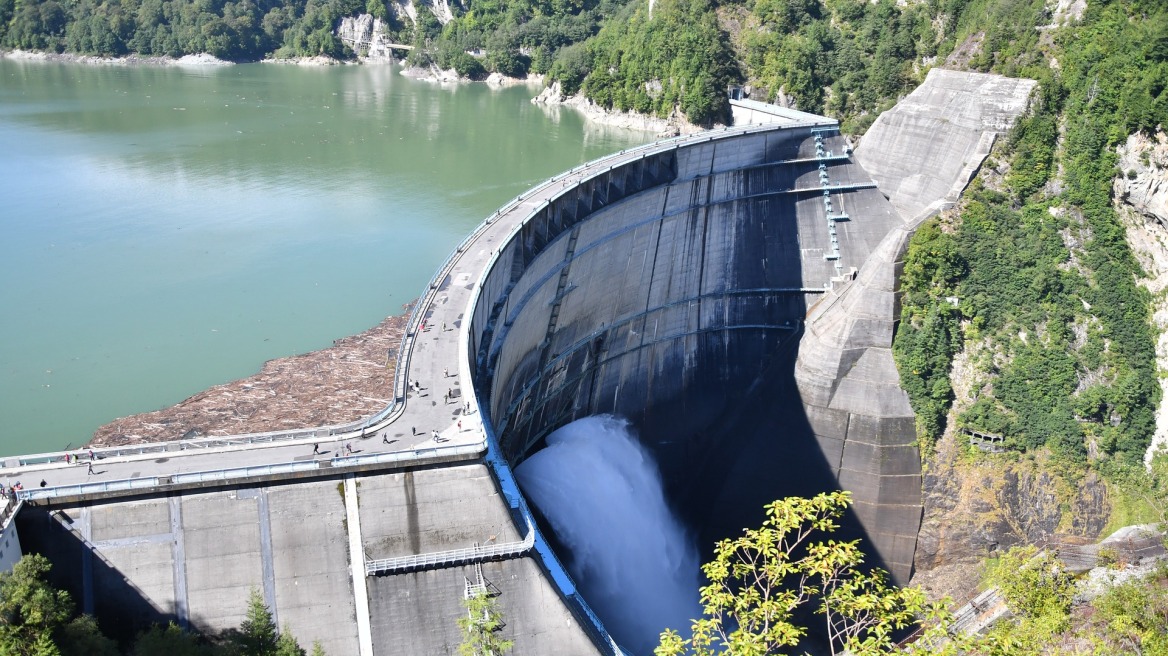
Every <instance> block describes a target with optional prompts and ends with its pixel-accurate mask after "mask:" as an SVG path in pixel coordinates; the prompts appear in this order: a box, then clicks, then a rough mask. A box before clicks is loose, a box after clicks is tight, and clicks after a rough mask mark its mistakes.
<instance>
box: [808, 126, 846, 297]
mask: <svg viewBox="0 0 1168 656" xmlns="http://www.w3.org/2000/svg"><path fill="white" fill-rule="evenodd" d="M838 131H839V128H818V129H815V130H812V131H811V135H812V136H813V137H815V159H817V160H819V185H820V186H821V187H823V209H824V211H825V212H826V214H827V236H828V239H829V240H830V241H831V252H830V253H824V254H823V259H825V260H830V261H831V262H832V263H833V265H834V266H835V273H836V276H839V275H841V274H842V273H843V265H842V264H840V247H839V234H838V232H837V231H836V225H835V224H836V221H849V220H851V217H849V216H848V215H847V214H844V213H842V212H841V213H839V214H835V213H833V211H832V206H831V189H830V186H831V177H830V176H829V175H828V173H827V162H828V160H830V159H832V158H833V155H832V152H831V151H830V150H825V149H824V146H823V135H824V134H825V133H827V132H838Z"/></svg>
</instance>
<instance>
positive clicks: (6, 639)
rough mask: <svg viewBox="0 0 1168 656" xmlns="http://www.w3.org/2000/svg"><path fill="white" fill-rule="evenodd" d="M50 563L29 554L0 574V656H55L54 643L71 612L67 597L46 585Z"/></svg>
mask: <svg viewBox="0 0 1168 656" xmlns="http://www.w3.org/2000/svg"><path fill="white" fill-rule="evenodd" d="M51 568H52V565H51V564H50V563H49V559H48V558H45V557H44V556H42V555H40V554H29V555H26V556H24V557H23V558H21V559H20V561H18V562H17V563H16V565H15V566H14V567H13V568H12V571H11V572H0V656H56V655H58V654H60V653H61V651H60V649H58V648H57V645H56V643H55V642H54V641H53V633H54V632H55V631H56V630H58V629H59V628H60V627H61V626H62V625H63V624H64V623H65V621H66V620H68V619H69V616H70V615H71V614H72V612H73V602H72V600H70V598H69V593H68V592H65V591H63V590H55V589H53V587H52V586H50V585H49V584H48V582H47V581H45V575H46V574H47V573H48V572H49V570H50V569H51Z"/></svg>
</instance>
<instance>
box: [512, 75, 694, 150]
mask: <svg viewBox="0 0 1168 656" xmlns="http://www.w3.org/2000/svg"><path fill="white" fill-rule="evenodd" d="M531 102H532V103H533V104H535V105H541V106H544V107H548V108H552V107H570V108H572V109H575V110H577V111H579V112H580V113H582V114H584V117H585V118H587V119H588V120H589V121H593V122H595V123H600V124H602V125H611V126H614V127H618V128H626V129H629V130H645V131H647V132H654V133H656V134H657V136H660V137H673V136H677V135H679V134H692V133H694V132H701V131H702V130H704V129H705V128H702V127H699V126H696V125H694V124H692V123H690V122H689V121H687V120H685V117H684V116H682V115H681V113H680V112H678V111H677V110H676V109H675V110H674V111H673V113H672V114H670V115H669V118H658V117H656V116H648V115H646V114H639V113H637V112H634V111H627V112H622V111H620V110H615V109H605V108H604V107H601V106H600V105H597V104H596V103H594V102H592V101H591V100H589V99H588V98H585V97H584V94H582V93H577V94H572V95H568V94H565V93H564V91H563V89H562V88H561V87H560V83H559V82H552V83H551V85H550V86H548V87H546V88H544V90H543V91H540V92H539V95H537V96H536V97H534V98H532V99H531Z"/></svg>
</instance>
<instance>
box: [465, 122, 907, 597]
mask: <svg viewBox="0 0 1168 656" xmlns="http://www.w3.org/2000/svg"><path fill="white" fill-rule="evenodd" d="M848 155H849V154H848V149H847V145H846V144H845V142H844V141H843V139H842V138H841V137H840V136H839V135H838V132H837V131H836V130H835V129H834V128H831V127H828V126H827V125H825V124H822V123H821V124H819V125H814V124H813V125H796V126H790V125H788V126H785V127H782V128H776V129H773V130H770V131H765V132H756V133H746V134H743V133H733V132H730V133H725V134H721V135H717V136H716V137H714V138H711V139H708V140H703V141H697V142H693V141H690V142H681V143H679V144H677V145H675V146H673V147H667V148H661V149H659V150H658V151H657V152H652V153H648V154H646V155H645V156H644V157H642V158H640V159H637V160H635V161H631V162H627V163H623V164H619V165H617V166H614V167H612V168H611V169H609V170H605V171H602V172H600V173H599V174H597V175H594V176H592V177H590V178H588V179H585V180H582V181H580V182H579V183H576V184H573V185H572V186H571V187H568V188H565V189H564V191H563V192H562V193H561V194H559V195H558V197H556V198H555V199H553V200H551V202H549V203H548V204H547V205H546V206H545V207H543V208H542V209H540V210H539V211H537V212H535V213H534V214H533V215H532V216H531V217H530V218H529V219H528V220H527V221H525V222H524V224H523V225H522V227H521V228H519V229H518V230H517V231H516V232H515V234H514V235H513V237H512V239H510V240H509V241H508V243H507V244H506V245H505V246H504V247H503V248H502V249H501V250H500V251H499V252H498V254H497V256H496V257H495V259H494V261H493V263H492V265H491V266H490V268H489V271H488V272H487V273H486V274H485V276H484V278H483V279H482V283H481V287H480V291H479V298H478V301H477V303H476V304H475V305H474V313H473V315H472V316H471V324H470V331H469V332H470V342H469V349H470V357H472V358H473V362H474V381H475V386H476V391H477V392H478V394H479V397H480V402H481V403H482V404H483V406H484V412H485V421H486V422H487V423H488V424H489V425H490V426H491V428H492V429H493V431H494V433H495V434H496V436H497V438H498V442H499V445H500V448H501V449H502V452H503V454H504V456H505V457H506V458H507V459H508V460H509V461H510V462H512V463H515V462H518V461H520V460H522V459H523V458H524V457H525V456H526V455H528V454H530V453H531V452H532V451H533V450H535V449H538V448H539V446H540V441H541V440H542V439H543V438H544V437H545V436H546V435H547V434H548V433H549V432H551V431H552V430H554V429H556V428H558V427H559V426H562V425H563V424H565V423H567V422H569V421H571V420H573V419H577V418H579V417H582V416H587V415H591V414H596V413H613V414H617V415H620V416H623V417H626V418H629V419H630V420H631V421H632V422H633V423H634V425H635V426H636V427H637V429H638V430H639V433H640V434H641V436H642V438H643V439H644V440H645V442H646V443H647V444H649V445H650V446H651V448H652V449H653V450H654V451H655V452H656V454H657V456H658V460H659V462H660V463H661V464H662V470H663V475H664V478H665V480H666V482H667V485H668V488H669V492H670V496H671V498H672V500H673V502H674V504H675V505H676V506H677V507H679V508H680V509H681V511H682V513H683V514H684V515H685V516H686V518H687V519H688V520H689V521H690V523H691V524H692V525H694V526H696V527H698V529H699V531H700V532H701V533H702V537H703V538H705V540H703V541H704V542H705V543H707V544H709V542H710V540H712V539H715V538H720V537H728V536H729V535H733V534H736V533H737V532H738V531H739V530H741V528H742V527H744V526H747V525H752V524H755V525H756V524H758V523H759V522H760V521H761V510H762V506H763V504H764V503H766V502H768V501H771V500H774V499H775V498H779V497H781V496H784V495H790V494H810V493H815V492H818V491H822V490H827V489H834V488H836V487H837V486H838V476H839V473H840V468H841V464H842V463H841V456H842V452H843V450H844V444H845V443H846V442H847V441H848V440H849V439H850V440H851V441H853V442H857V443H859V442H862V443H864V444H866V445H868V448H867V449H866V450H865V452H864V453H863V454H862V455H861V454H860V452H859V451H858V450H857V449H856V448H854V447H853V448H852V449H851V450H850V451H849V454H850V455H851V457H850V458H849V460H848V463H847V464H848V467H849V468H850V469H851V470H854V471H856V472H858V473H859V474H860V475H861V478H862V479H863V480H862V484H861V485H857V486H856V489H855V490H853V491H854V493H855V495H856V499H857V502H858V503H859V504H860V505H862V506H863V507H865V508H870V509H872V510H878V511H879V512H873V513H865V514H864V515H862V516H861V517H859V519H860V520H867V519H872V520H887V519H889V518H890V513H895V512H899V515H898V516H897V517H896V518H895V519H896V525H895V526H891V527H890V526H875V525H869V526H863V528H864V529H865V531H866V532H867V533H868V534H870V535H872V536H874V537H875V536H877V535H879V536H880V539H877V540H876V541H874V542H873V546H875V547H876V551H877V555H878V556H879V557H880V558H881V560H882V562H881V564H883V565H885V566H886V567H890V568H891V569H892V571H893V573H894V574H895V575H896V576H897V577H898V578H900V579H902V580H904V579H907V577H908V575H909V573H910V571H911V563H912V548H913V545H914V544H915V534H916V530H917V528H918V525H919V518H920V479H919V473H920V460H919V456H918V454H917V453H916V450H915V448H913V447H911V446H909V445H910V444H911V442H912V441H913V437H914V435H913V426H912V416H911V409H909V408H908V406H907V399H906V398H905V397H904V394H903V392H900V390H899V389H898V388H897V386H896V382H895V381H896V372H895V369H893V370H892V371H891V372H888V371H884V372H882V373H884V374H890V375H891V376H892V378H891V387H890V388H889V389H888V390H886V392H887V393H889V394H892V395H893V396H894V401H895V402H894V403H892V404H890V405H889V404H886V405H888V409H889V410H890V411H892V413H893V415H892V416H884V415H883V414H882V409H881V408H877V406H878V405H879V404H878V403H875V400H874V399H868V401H872V402H873V409H872V410H871V411H870V412H868V413H867V415H868V417H867V419H869V420H870V421H869V422H868V425H866V426H862V427H861V426H856V427H853V428H852V431H851V433H848V432H847V431H846V430H845V431H844V433H843V434H840V435H835V434H833V435H831V436H830V437H831V438H832V439H826V440H823V443H824V445H827V449H826V450H825V449H824V448H821V446H822V445H821V443H820V441H819V440H817V439H816V433H817V431H815V430H813V427H812V425H811V423H810V421H809V419H808V414H809V413H817V414H816V415H815V416H816V418H819V417H820V416H822V415H823V412H819V410H820V408H818V407H817V406H818V405H826V403H824V402H819V401H817V400H815V399H812V400H811V404H812V405H811V406H810V407H808V406H807V405H806V404H805V403H804V402H803V400H802V399H801V396H800V393H799V388H798V385H797V384H796V380H795V376H794V371H795V362H796V355H797V354H798V352H799V340H800V337H801V336H802V335H803V332H804V319H805V317H806V316H807V311H808V307H809V306H811V305H813V304H815V303H816V302H817V301H819V300H820V299H821V298H822V297H823V295H824V293H825V292H826V291H827V290H829V289H831V288H832V287H833V286H843V285H845V284H847V283H849V282H850V280H851V279H852V278H853V277H854V274H855V272H856V271H857V270H858V269H860V268H861V267H862V265H863V263H864V262H865V261H866V260H867V259H868V257H869V255H870V254H871V253H873V252H874V251H875V250H876V249H877V246H878V245H879V244H880V242H881V240H883V239H884V238H885V237H886V235H888V234H889V233H890V232H891V231H893V230H894V229H898V228H901V227H902V226H903V224H904V222H903V220H902V219H901V218H900V216H899V215H898V214H897V213H896V212H895V210H893V208H892V207H891V205H890V204H889V203H888V201H887V200H886V199H885V198H884V196H883V195H882V194H881V193H880V192H879V191H878V190H877V189H876V188H875V185H874V184H873V183H872V182H871V180H870V179H869V178H868V177H867V175H866V174H865V173H864V171H863V170H862V169H861V168H860V167H859V166H858V165H857V164H855V163H854V162H853V161H852V160H851V158H850V157H849V156H848ZM896 255H898V253H893V259H895V256H896ZM885 309H886V310H887V316H886V317H884V319H885V323H886V324H887V325H886V330H884V331H883V332H882V334H881V335H880V337H883V338H885V339H886V341H887V343H886V344H884V346H889V345H890V344H891V341H890V340H891V328H892V322H893V319H894V314H893V313H894V307H893V306H892V305H891V304H890V305H888V306H887V307H886V308H885ZM867 345H868V342H864V343H860V342H857V343H856V344H855V345H854V346H855V347H864V346H867ZM842 347H843V349H844V350H848V349H850V348H852V346H851V345H849V344H848V343H845V344H843V345H842ZM832 348H834V347H831V348H828V347H825V350H827V351H831V350H832ZM837 350H838V349H837ZM819 355H820V356H822V357H830V354H827V353H822V354H819ZM824 412H826V410H824ZM848 416H849V415H848V413H847V412H845V413H844V414H843V415H842V418H843V420H844V421H845V422H846V421H847V420H848ZM819 432H822V431H819ZM892 435H895V438H892V437H891V436H892ZM880 436H883V437H882V439H883V440H884V442H885V443H887V444H881V442H880V439H881V438H880ZM893 442H895V445H896V447H897V448H896V449H894V450H886V449H883V448H881V446H885V445H891V443H893ZM873 445H878V446H873ZM889 458H893V459H895V460H896V463H895V464H894V466H892V467H889V466H888V463H887V462H886V461H887V460H888V459H889ZM885 476H895V477H896V478H895V480H894V481H885V480H884V477H885ZM856 480H857V481H859V480H860V479H856ZM894 509H903V510H895V511H894ZM863 523H864V522H863V521H860V522H857V523H856V526H862V525H863Z"/></svg>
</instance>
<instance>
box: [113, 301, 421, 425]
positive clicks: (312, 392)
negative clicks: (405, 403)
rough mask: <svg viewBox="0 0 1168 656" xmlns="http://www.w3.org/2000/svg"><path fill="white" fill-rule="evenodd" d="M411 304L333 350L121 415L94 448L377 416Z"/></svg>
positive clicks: (389, 394)
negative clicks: (178, 400)
mask: <svg viewBox="0 0 1168 656" xmlns="http://www.w3.org/2000/svg"><path fill="white" fill-rule="evenodd" d="M406 309H407V312H406V313H403V314H401V315H399V316H393V317H388V318H387V319H385V320H384V321H382V322H381V323H380V324H378V325H377V326H375V327H373V328H370V329H369V330H366V331H365V332H363V333H361V334H359V335H354V336H352V337H344V338H342V339H338V340H336V341H335V342H333V346H331V347H329V348H326V349H322V350H320V351H313V352H311V353H305V354H304V355H294V356H291V357H287V358H278V359H275V360H269V361H268V362H265V363H264V366H263V368H261V369H260V372H259V373H258V374H256V375H254V376H250V377H248V378H243V379H241V380H237V381H234V382H231V383H226V384H224V385H216V386H215V387H212V388H211V389H208V390H206V391H203V392H199V393H198V394H196V395H194V396H192V397H190V398H189V399H187V400H185V401H182V402H181V403H179V404H177V405H174V406H171V407H169V408H165V409H163V410H158V411H155V412H147V413H143V414H139V415H132V416H130V417H123V418H121V419H116V420H114V421H112V422H110V423H108V424H106V425H105V426H102V427H101V428H99V429H97V431H96V432H95V433H94V434H93V440H92V441H91V442H90V445H92V446H122V445H126V444H139V443H143V442H163V441H167V440H178V439H182V438H184V437H187V438H189V437H204V436H215V435H236V434H240V433H261V432H264V431H272V430H283V429H289V428H309V427H313V426H324V425H328V424H339V423H344V422H348V421H355V420H357V419H360V418H362V417H368V416H370V415H372V414H375V413H376V412H378V411H379V410H381V409H382V408H384V407H385V406H386V404H387V403H388V400H389V399H391V398H393V376H394V371H393V368H394V364H395V363H396V361H397V357H396V355H397V349H398V347H399V346H400V345H401V338H402V334H403V333H404V331H405V326H406V321H407V320H408V319H409V314H408V309H409V308H408V307H407V308H406Z"/></svg>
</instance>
